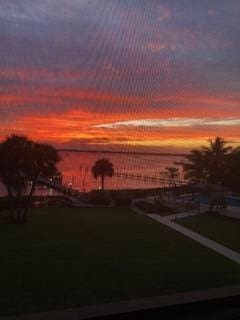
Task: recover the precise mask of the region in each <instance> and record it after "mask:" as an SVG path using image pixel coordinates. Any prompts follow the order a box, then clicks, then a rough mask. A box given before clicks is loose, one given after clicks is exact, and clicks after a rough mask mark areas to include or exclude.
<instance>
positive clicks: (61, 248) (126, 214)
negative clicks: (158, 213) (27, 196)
mask: <svg viewBox="0 0 240 320" xmlns="http://www.w3.org/2000/svg"><path fill="white" fill-rule="evenodd" d="M0 252H1V263H0V284H1V290H0V315H6V314H21V313H29V312H38V311H45V310H51V309H61V308H70V307H76V306H83V305H89V304H98V303H105V302H110V301H120V300H126V299H132V298H138V297H144V296H152V295H161V294H166V293H175V292H180V291H186V290H195V289H196V290H198V289H203V288H210V287H218V286H223V285H231V284H236V283H240V267H239V265H237V264H235V263H234V262H232V261H230V260H228V259H227V258H224V257H222V256H221V255H218V254H216V253H214V252H212V251H210V250H209V249H206V248H205V247H202V246H200V245H199V244H197V243H195V242H193V241H191V240H190V239H187V238H185V237H184V236H182V235H180V234H177V233H175V232H174V231H172V230H170V229H168V228H167V227H165V226H162V225H160V224H159V223H157V222H155V221H153V220H151V219H149V218H147V217H145V216H140V215H137V214H135V213H133V212H131V211H130V210H127V209H111V208H108V209H58V208H51V209H36V210H34V211H33V212H32V221H31V223H27V224H25V225H10V224H0Z"/></svg>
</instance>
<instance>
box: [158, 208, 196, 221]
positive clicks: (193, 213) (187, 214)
mask: <svg viewBox="0 0 240 320" xmlns="http://www.w3.org/2000/svg"><path fill="white" fill-rule="evenodd" d="M197 215H200V213H199V212H198V211H197V210H192V211H187V212H182V213H175V214H170V215H168V216H164V218H166V219H168V220H176V219H182V218H187V217H192V216H197Z"/></svg>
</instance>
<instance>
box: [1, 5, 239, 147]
mask: <svg viewBox="0 0 240 320" xmlns="http://www.w3.org/2000/svg"><path fill="white" fill-rule="evenodd" d="M239 17H240V1H239V0H171V1H170V0H156V1H155V0H24V1H20V0H0V139H1V138H4V137H5V136H6V135H9V134H12V133H17V134H26V135H28V136H29V137H31V138H33V139H36V140H40V141H47V142H49V143H53V144H54V145H56V146H61V147H64V148H65V147H66V148H71V147H74V148H79V149H111V148H114V149H124V148H132V147H137V148H140V149H141V148H143V147H144V148H147V147H149V148H150V149H151V150H153V149H154V150H167V149H169V150H170V149H172V148H174V150H180V149H181V150H183V149H186V148H192V147H197V146H200V145H202V144H203V143H205V142H206V141H207V140H208V139H209V138H214V137H215V136H217V135H220V136H222V137H224V138H226V140H228V141H229V142H231V143H232V144H234V145H240V18H239ZM159 148H160V149H159Z"/></svg>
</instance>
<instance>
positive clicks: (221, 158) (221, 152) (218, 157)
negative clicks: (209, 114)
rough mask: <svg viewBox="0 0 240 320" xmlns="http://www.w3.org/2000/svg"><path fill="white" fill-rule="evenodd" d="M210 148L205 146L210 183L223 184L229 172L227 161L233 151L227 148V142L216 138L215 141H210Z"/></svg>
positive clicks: (203, 148)
mask: <svg viewBox="0 0 240 320" xmlns="http://www.w3.org/2000/svg"><path fill="white" fill-rule="evenodd" d="M209 144H210V146H207V147H206V146H203V147H202V150H203V152H204V154H205V158H206V162H207V167H208V168H207V170H208V182H210V183H213V184H219V183H222V182H223V177H224V175H225V174H226V170H227V165H226V162H227V159H228V156H229V154H230V152H231V151H232V147H230V146H226V144H227V142H226V141H225V140H224V139H222V138H220V137H216V138H215V140H209Z"/></svg>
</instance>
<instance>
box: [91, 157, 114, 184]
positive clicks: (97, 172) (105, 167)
mask: <svg viewBox="0 0 240 320" xmlns="http://www.w3.org/2000/svg"><path fill="white" fill-rule="evenodd" d="M92 174H93V176H94V178H95V179H97V178H98V177H101V187H102V190H104V180H105V178H106V177H112V176H113V175H114V168H113V164H112V163H111V162H110V161H109V160H108V159H99V160H97V161H96V162H95V164H94V165H93V167H92Z"/></svg>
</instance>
